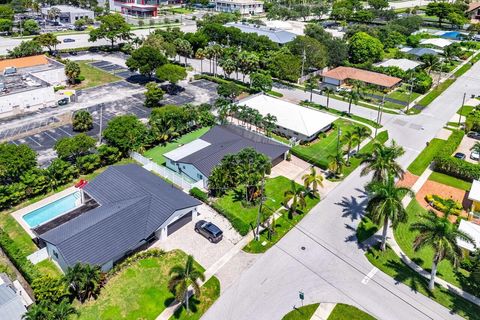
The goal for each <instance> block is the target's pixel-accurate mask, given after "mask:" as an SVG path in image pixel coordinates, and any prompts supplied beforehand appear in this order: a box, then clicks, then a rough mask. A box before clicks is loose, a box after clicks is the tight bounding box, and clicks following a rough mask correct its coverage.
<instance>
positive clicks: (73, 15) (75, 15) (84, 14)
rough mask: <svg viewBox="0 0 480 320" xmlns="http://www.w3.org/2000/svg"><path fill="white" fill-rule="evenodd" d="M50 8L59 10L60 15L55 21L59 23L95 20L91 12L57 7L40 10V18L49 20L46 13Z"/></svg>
mask: <svg viewBox="0 0 480 320" xmlns="http://www.w3.org/2000/svg"><path fill="white" fill-rule="evenodd" d="M52 8H57V9H58V10H60V15H59V16H58V18H57V21H59V22H61V23H70V24H74V23H75V21H77V20H80V19H85V20H86V19H91V20H93V19H94V18H95V14H94V13H93V11H92V10H87V9H82V8H79V7H74V6H65V5H57V6H52V7H47V8H42V17H43V18H44V19H50V17H49V14H48V12H49V10H50V9H52Z"/></svg>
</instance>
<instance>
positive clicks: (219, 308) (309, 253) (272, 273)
mask: <svg viewBox="0 0 480 320" xmlns="http://www.w3.org/2000/svg"><path fill="white" fill-rule="evenodd" d="M276 90H277V89H276ZM465 92H467V94H471V93H476V94H478V93H479V92H480V64H479V63H477V64H476V65H475V66H473V67H472V68H471V69H470V70H469V71H468V72H467V73H466V74H465V75H464V76H462V77H461V78H459V79H458V80H457V81H456V82H455V83H454V84H453V85H452V86H450V87H449V88H448V89H447V90H446V91H445V92H444V93H443V94H442V95H440V96H439V97H438V98H437V99H436V100H435V101H434V102H433V103H432V104H431V105H430V106H429V107H428V108H426V109H425V110H424V111H423V112H422V113H421V114H419V115H416V116H401V115H389V114H384V118H383V125H384V126H385V128H386V129H388V131H389V134H390V137H391V138H392V139H394V140H396V141H397V143H399V144H400V145H402V146H403V147H404V148H405V150H406V153H405V155H404V156H403V157H402V158H401V159H399V162H400V163H401V165H403V166H404V167H406V166H407V165H408V164H409V163H410V162H411V161H412V160H413V159H414V158H415V157H416V155H417V154H418V153H419V152H420V151H421V150H422V149H423V148H424V147H425V144H426V142H427V141H429V140H431V139H432V138H433V137H434V136H435V134H436V133H437V132H438V131H439V130H440V129H441V128H442V127H443V125H444V124H445V122H447V121H449V120H450V119H451V117H452V116H453V115H454V114H455V113H456V111H457V110H458V108H459V107H460V104H461V101H462V97H463V94H464V93H465ZM282 93H284V94H285V98H287V99H291V100H295V99H298V97H300V96H303V95H308V93H304V92H303V91H301V90H296V89H292V90H289V91H288V93H287V92H282ZM323 98H324V97H320V96H317V95H316V96H315V98H314V99H318V101H319V102H321V99H323ZM302 99H306V98H305V97H303V98H302ZM332 106H333V105H332ZM334 107H335V108H336V109H342V108H345V103H343V102H342V101H335V102H334ZM353 112H354V113H356V114H358V115H361V116H363V117H367V118H371V119H372V118H374V114H371V110H369V109H365V108H361V107H355V110H354V111H353ZM367 181H368V177H360V174H359V170H356V171H354V172H353V173H352V174H351V175H350V176H349V177H348V178H347V179H346V180H345V181H344V182H343V183H341V184H340V185H339V186H338V187H337V188H336V189H334V190H333V191H331V192H330V193H329V194H328V196H327V197H326V198H325V199H323V200H322V201H321V202H320V203H319V204H318V205H317V206H316V207H315V208H314V209H313V210H312V211H311V212H310V213H309V214H308V215H307V216H306V217H305V218H304V219H303V220H302V221H301V222H300V223H299V224H298V225H297V227H296V228H294V229H293V230H292V231H291V232H289V233H288V234H287V235H286V236H285V237H284V238H283V239H282V240H281V241H280V242H278V244H277V245H275V246H274V247H273V248H272V249H270V250H268V251H267V252H266V253H265V254H264V255H263V256H262V257H261V258H260V259H258V260H257V261H256V262H255V263H254V264H253V265H252V267H251V268H250V269H248V270H247V271H245V272H244V273H242V274H241V275H240V276H239V278H238V279H237V280H236V281H235V283H234V284H233V285H231V286H230V287H229V288H227V289H226V290H225V291H224V293H223V294H222V295H221V296H220V298H219V299H218V300H217V301H216V302H215V304H214V305H213V306H212V307H211V308H210V309H209V310H208V311H207V313H206V314H205V315H204V317H203V318H202V319H206V320H210V319H212V320H217V319H235V320H241V319H280V318H281V317H282V316H283V315H284V314H286V313H287V312H289V311H290V310H292V308H293V306H299V305H300V301H299V299H298V292H299V291H302V292H304V293H305V304H308V303H314V302H345V303H349V304H352V305H355V306H357V307H359V308H361V309H363V310H365V311H367V312H368V313H370V314H372V315H373V316H374V317H376V318H377V319H388V320H397V319H398V320H404V319H460V317H459V316H457V315H455V314H452V313H451V312H450V310H448V309H447V308H445V307H443V306H441V305H440V304H437V303H436V302H434V301H433V300H431V299H429V298H427V297H426V296H424V295H422V294H420V293H417V292H415V291H413V290H411V289H410V288H409V287H407V286H405V285H403V284H402V283H399V282H397V281H396V280H394V279H393V278H391V277H389V276H387V275H386V274H384V273H382V272H381V271H378V270H376V268H374V267H373V266H372V265H371V264H370V263H369V262H368V260H367V259H366V258H365V256H364V252H363V250H362V249H361V248H359V246H358V244H357V243H356V238H355V230H356V227H357V224H358V222H359V221H360V219H361V216H362V214H363V210H364V206H365V194H364V188H363V187H364V185H365V183H366V182H367ZM302 246H303V247H305V250H302V248H301V247H302Z"/></svg>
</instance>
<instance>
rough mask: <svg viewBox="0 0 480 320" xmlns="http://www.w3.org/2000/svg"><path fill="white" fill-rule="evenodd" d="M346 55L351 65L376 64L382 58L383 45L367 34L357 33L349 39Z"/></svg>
mask: <svg viewBox="0 0 480 320" xmlns="http://www.w3.org/2000/svg"><path fill="white" fill-rule="evenodd" d="M348 53H349V55H350V59H351V62H352V63H365V62H377V61H380V60H382V58H383V44H382V43H381V42H380V40H378V39H377V38H374V37H372V36H371V35H369V34H368V33H365V32H358V33H356V34H355V35H354V36H353V37H351V38H350V41H349V45H348Z"/></svg>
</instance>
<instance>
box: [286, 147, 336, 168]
mask: <svg viewBox="0 0 480 320" xmlns="http://www.w3.org/2000/svg"><path fill="white" fill-rule="evenodd" d="M290 152H291V153H292V154H293V155H294V156H297V157H299V158H300V159H302V160H305V161H307V162H308V163H310V164H312V165H314V166H316V167H319V168H321V169H323V170H327V169H328V165H329V163H328V161H325V160H324V161H321V160H319V159H317V158H312V157H311V155H310V154H309V153H308V152H304V151H303V149H300V148H292V149H290Z"/></svg>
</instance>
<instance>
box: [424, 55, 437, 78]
mask: <svg viewBox="0 0 480 320" xmlns="http://www.w3.org/2000/svg"><path fill="white" fill-rule="evenodd" d="M420 60H421V61H422V62H423V66H422V67H423V69H424V70H428V74H430V73H431V72H432V69H433V67H434V66H436V65H437V64H438V63H439V62H440V58H439V57H437V56H436V55H433V54H425V55H423V56H422V57H421V58H420Z"/></svg>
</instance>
